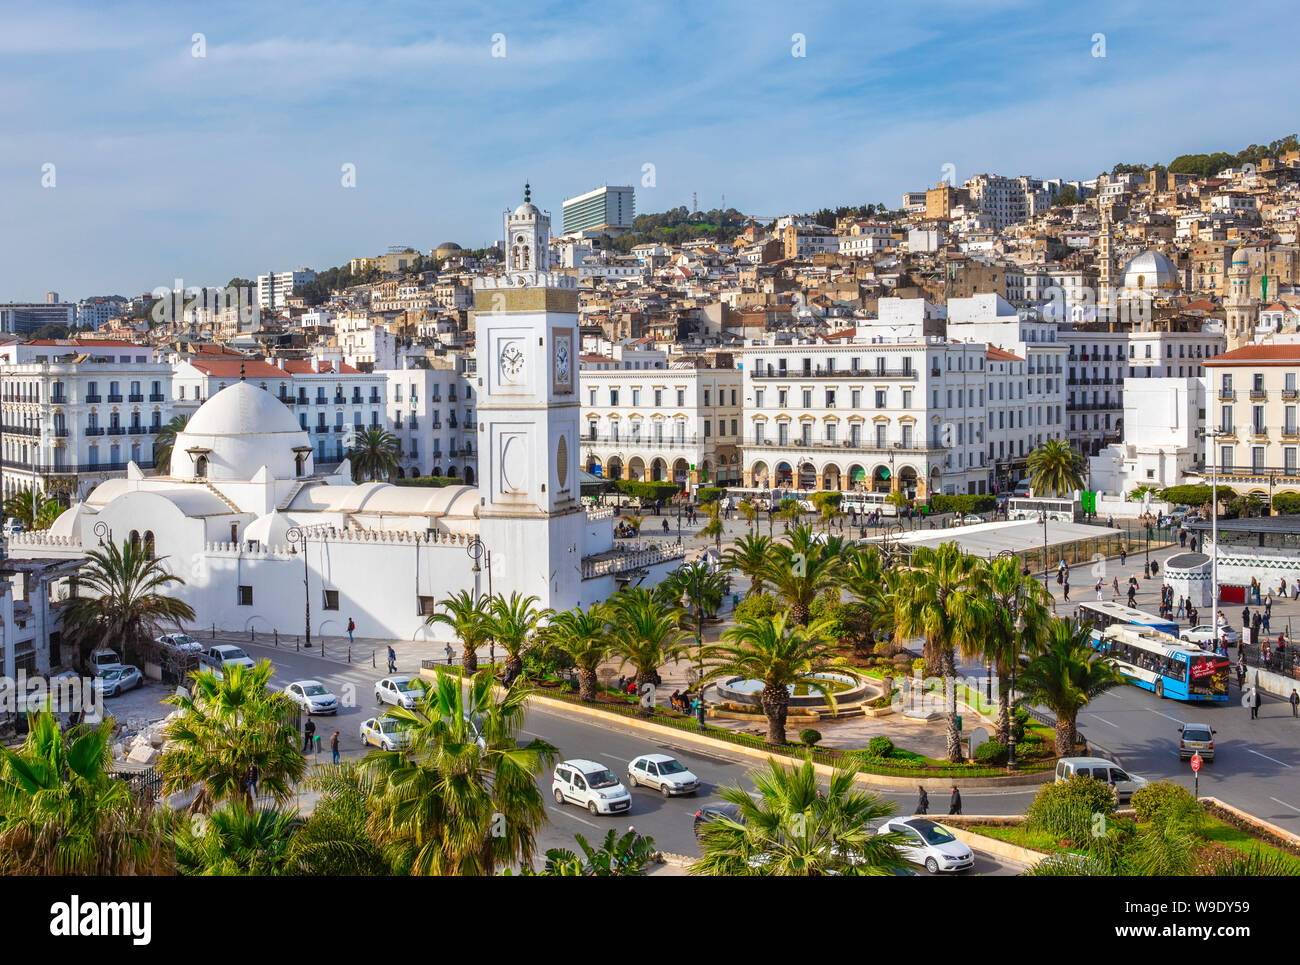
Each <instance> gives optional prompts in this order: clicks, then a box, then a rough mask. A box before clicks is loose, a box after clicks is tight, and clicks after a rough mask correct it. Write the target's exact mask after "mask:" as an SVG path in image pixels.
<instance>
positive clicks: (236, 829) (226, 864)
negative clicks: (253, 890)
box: [176, 801, 302, 877]
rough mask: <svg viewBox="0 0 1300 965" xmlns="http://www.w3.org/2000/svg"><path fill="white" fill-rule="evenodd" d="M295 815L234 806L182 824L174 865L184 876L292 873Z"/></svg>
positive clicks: (277, 809)
mask: <svg viewBox="0 0 1300 965" xmlns="http://www.w3.org/2000/svg"><path fill="white" fill-rule="evenodd" d="M301 825H302V818H300V817H299V816H298V813H297V811H291V810H288V809H286V808H283V807H279V806H275V807H266V808H252V809H250V808H249V807H248V806H247V805H245V804H244V803H243V802H242V801H237V802H230V803H227V804H225V805H223V806H222V807H220V808H218V809H217V810H215V811H213V812H212V813H211V814H208V815H195V816H194V817H192V818H190V819H188V820H186V819H184V818H182V819H181V827H180V828H179V829H178V833H177V834H176V866H177V870H178V871H180V873H181V874H183V875H203V876H213V875H230V876H241V877H244V876H258V877H262V876H270V875H279V874H291V873H292V871H291V861H292V847H293V838H294V834H295V832H296V831H297V830H298V828H299V827H300V826H301Z"/></svg>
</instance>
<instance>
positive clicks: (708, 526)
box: [696, 499, 723, 553]
mask: <svg viewBox="0 0 1300 965" xmlns="http://www.w3.org/2000/svg"><path fill="white" fill-rule="evenodd" d="M704 513H705V515H706V516H708V517H709V521H708V522H707V523H705V524H704V525H703V526H701V527H700V531H699V532H698V533H696V535H697V536H698V537H699V538H700V539H708V538H709V537H710V536H711V537H713V540H714V544H715V545H716V546H717V547H718V552H719V553H721V552H722V532H723V527H722V502H721V500H717V499H715V500H713V501H712V502H708V503H705V504H704Z"/></svg>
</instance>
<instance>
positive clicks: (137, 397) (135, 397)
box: [126, 392, 144, 402]
mask: <svg viewBox="0 0 1300 965" xmlns="http://www.w3.org/2000/svg"><path fill="white" fill-rule="evenodd" d="M126 401H128V402H143V401H144V393H143V392H132V393H131V394H130V395H128V396H127V397H126Z"/></svg>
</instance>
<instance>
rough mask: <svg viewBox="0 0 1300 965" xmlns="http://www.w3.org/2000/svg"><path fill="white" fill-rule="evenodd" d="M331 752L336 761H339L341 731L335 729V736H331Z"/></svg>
mask: <svg viewBox="0 0 1300 965" xmlns="http://www.w3.org/2000/svg"><path fill="white" fill-rule="evenodd" d="M330 754H332V755H333V757H334V763H335V764H337V763H338V762H339V732H338V731H335V732H334V736H332V737H331V738H330Z"/></svg>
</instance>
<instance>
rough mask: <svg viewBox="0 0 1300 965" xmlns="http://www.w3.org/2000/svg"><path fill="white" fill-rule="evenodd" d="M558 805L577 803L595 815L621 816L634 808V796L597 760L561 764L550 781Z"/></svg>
mask: <svg viewBox="0 0 1300 965" xmlns="http://www.w3.org/2000/svg"><path fill="white" fill-rule="evenodd" d="M551 793H553V794H554V795H555V803H556V804H564V803H565V802H568V803H570V804H577V805H579V806H580V807H585V808H586V809H587V810H588V811H590V812H591V813H592V814H618V813H619V812H620V811H627V810H629V809H631V807H632V795H631V794H629V793H628V790H627V788H625V787H624V786H623V785H622V784H620V783H619V780H618V778H617V777H616V776H615V774H614V772H613V771H611V770H610V769H609V768H608V767H606V766H605V765H604V764H597V763H596V762H595V761H584V760H572V761H561V762H560V763H559V764H557V765H556V767H555V774H554V776H553V777H552V778H551Z"/></svg>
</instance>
